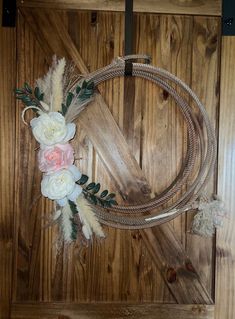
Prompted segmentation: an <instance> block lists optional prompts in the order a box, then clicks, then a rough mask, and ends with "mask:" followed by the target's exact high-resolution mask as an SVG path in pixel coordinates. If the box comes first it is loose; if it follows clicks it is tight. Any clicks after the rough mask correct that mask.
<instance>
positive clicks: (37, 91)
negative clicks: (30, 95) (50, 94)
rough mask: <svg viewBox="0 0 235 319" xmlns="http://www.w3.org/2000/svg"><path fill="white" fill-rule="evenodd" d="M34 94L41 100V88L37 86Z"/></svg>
mask: <svg viewBox="0 0 235 319" xmlns="http://www.w3.org/2000/svg"><path fill="white" fill-rule="evenodd" d="M34 95H35V97H36V98H37V99H38V100H39V97H40V95H41V92H40V89H39V87H37V86H36V87H35V89H34Z"/></svg>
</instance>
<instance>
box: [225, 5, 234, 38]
mask: <svg viewBox="0 0 235 319" xmlns="http://www.w3.org/2000/svg"><path fill="white" fill-rule="evenodd" d="M222 2H223V4H222V35H225V36H228V35H235V1H234V0H223V1H222Z"/></svg>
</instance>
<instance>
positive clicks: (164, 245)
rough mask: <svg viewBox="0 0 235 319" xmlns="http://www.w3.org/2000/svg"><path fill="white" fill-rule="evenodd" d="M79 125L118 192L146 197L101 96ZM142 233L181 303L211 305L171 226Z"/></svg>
mask: <svg viewBox="0 0 235 319" xmlns="http://www.w3.org/2000/svg"><path fill="white" fill-rule="evenodd" d="M78 122H79V123H80V125H81V126H82V127H83V128H84V129H85V130H86V131H87V134H88V135H89V138H90V140H91V142H92V144H93V145H94V147H95V149H96V150H97V152H98V154H99V155H100V158H101V159H102V160H103V162H104V164H105V166H106V167H107V169H108V170H109V172H110V174H111V176H112V177H113V179H114V181H115V182H116V183H117V185H116V187H117V189H118V191H119V192H121V193H122V194H123V195H124V196H125V197H126V198H127V200H128V199H129V196H130V197H131V199H132V198H134V199H135V201H136V199H138V197H143V195H146V189H149V186H148V185H147V183H146V181H145V179H144V177H143V173H142V171H141V170H140V168H139V166H138V165H137V162H136V161H135V159H134V157H133V156H131V153H130V151H129V149H128V145H127V144H126V142H125V139H124V138H123V136H122V134H121V132H120V131H119V129H118V126H117V125H116V123H115V121H114V119H113V118H112V116H111V114H110V112H109V111H108V110H107V109H105V107H104V104H103V100H102V98H101V96H99V95H97V96H96V98H95V100H94V101H93V102H91V103H90V105H89V106H88V107H87V109H86V110H85V111H84V112H83V113H82V114H81V115H80V116H79V118H78ZM104 128H105V129H104ZM147 194H148V192H147ZM140 234H141V236H142V237H143V240H144V242H145V244H146V246H147V248H148V250H149V251H150V254H151V256H152V258H153V260H154V261H155V262H156V264H157V265H158V267H160V270H161V272H162V275H163V277H164V279H165V282H166V284H167V285H168V288H169V289H170V291H171V292H172V294H173V296H174V297H175V299H176V300H177V302H178V303H180V302H184V303H189V301H191V302H193V303H200V301H201V300H206V302H207V303H208V304H209V303H211V302H212V301H211V299H210V297H209V295H208V294H207V292H206V290H205V289H204V287H203V285H202V283H201V282H200V278H199V277H198V275H197V273H196V270H194V269H193V268H192V269H193V271H189V269H188V268H187V264H188V263H190V264H191V262H190V261H189V260H188V256H187V255H185V252H184V249H183V248H182V246H181V244H180V242H179V241H178V239H177V237H176V235H175V233H174V231H173V229H172V227H171V225H169V224H164V225H161V226H158V227H157V228H156V229H147V230H141V231H140ZM169 269H174V271H175V272H176V276H177V279H176V280H174V282H171V281H170V280H168V277H167V275H168V270H169Z"/></svg>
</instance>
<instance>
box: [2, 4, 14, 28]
mask: <svg viewBox="0 0 235 319" xmlns="http://www.w3.org/2000/svg"><path fill="white" fill-rule="evenodd" d="M15 26H16V0H3V2H2V27H11V28H14V27H15Z"/></svg>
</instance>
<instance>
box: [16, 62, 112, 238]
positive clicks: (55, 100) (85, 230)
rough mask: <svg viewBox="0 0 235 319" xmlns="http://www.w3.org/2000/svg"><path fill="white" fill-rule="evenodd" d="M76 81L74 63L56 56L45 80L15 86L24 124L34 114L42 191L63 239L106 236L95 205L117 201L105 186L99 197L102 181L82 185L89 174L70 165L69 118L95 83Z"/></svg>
mask: <svg viewBox="0 0 235 319" xmlns="http://www.w3.org/2000/svg"><path fill="white" fill-rule="evenodd" d="M76 80H77V78H76ZM74 82H76V81H75V75H74V70H73V67H72V65H71V64H66V61H65V59H64V58H63V59H60V60H57V59H56V58H54V59H53V64H52V67H51V68H50V69H49V71H48V73H47V74H46V76H45V77H44V78H41V79H38V80H37V81H36V87H35V88H34V90H33V89H32V88H31V87H30V86H29V84H27V83H25V84H24V87H23V88H20V89H16V97H17V98H18V99H20V100H21V101H22V102H23V103H24V104H25V108H24V110H23V112H22V119H23V121H24V123H26V122H25V112H26V111H27V110H29V109H32V110H33V111H34V112H35V113H36V117H34V118H33V119H32V120H31V121H30V126H31V129H32V133H33V136H34V137H35V139H36V140H37V142H38V143H39V144H40V149H39V151H38V166H39V169H40V171H41V172H42V173H43V175H42V181H41V193H42V195H43V196H45V197H47V198H49V199H51V200H53V201H54V202H55V207H56V209H55V212H54V215H53V221H55V222H58V223H59V224H60V228H61V231H62V234H63V237H64V240H65V241H66V242H71V241H73V240H76V238H77V235H78V232H79V230H81V234H82V235H83V236H84V237H85V238H86V239H87V240H89V239H91V238H92V235H93V234H95V235H96V236H98V237H104V232H103V230H102V227H101V225H100V223H99V221H98V219H97V217H96V214H95V206H96V205H99V206H102V207H111V206H112V205H117V202H116V201H115V194H113V193H109V192H108V190H104V191H102V192H101V193H100V195H98V193H99V191H100V184H99V183H94V182H93V183H90V184H88V185H86V183H87V181H88V179H89V178H88V176H86V175H84V174H81V172H80V171H79V170H78V168H77V167H76V166H75V165H74V161H75V158H74V149H73V147H72V146H71V144H70V143H69V142H70V141H71V140H72V139H73V138H74V136H75V133H76V125H75V124H74V123H72V121H73V120H74V119H75V118H76V117H77V115H78V114H79V113H80V112H81V111H82V110H83V109H84V107H85V105H86V104H88V103H89V102H90V100H91V99H92V96H93V94H94V83H93V82H90V81H86V80H84V79H81V80H80V81H79V84H78V85H77V86H74V85H73V83H74ZM26 124H27V123H26Z"/></svg>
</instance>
